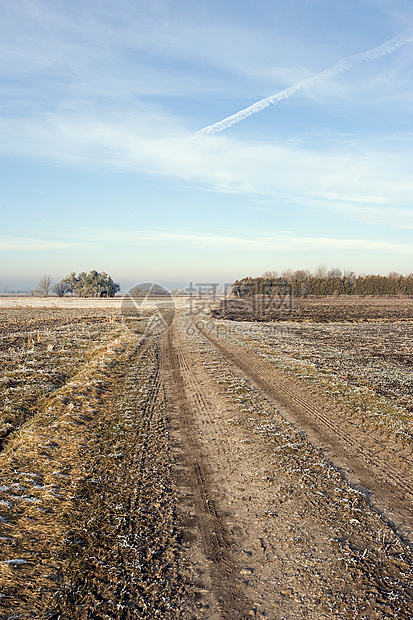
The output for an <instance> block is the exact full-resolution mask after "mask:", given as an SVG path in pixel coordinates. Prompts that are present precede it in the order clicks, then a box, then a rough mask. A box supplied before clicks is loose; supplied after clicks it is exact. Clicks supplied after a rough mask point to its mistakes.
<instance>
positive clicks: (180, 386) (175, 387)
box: [162, 324, 253, 619]
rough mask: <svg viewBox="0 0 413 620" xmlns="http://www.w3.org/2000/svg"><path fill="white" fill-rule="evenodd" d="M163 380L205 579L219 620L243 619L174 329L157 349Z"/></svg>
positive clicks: (246, 604)
mask: <svg viewBox="0 0 413 620" xmlns="http://www.w3.org/2000/svg"><path fill="white" fill-rule="evenodd" d="M162 362H163V372H162V375H163V381H164V385H165V389H166V397H167V407H168V409H169V412H170V415H171V417H172V416H173V417H175V418H176V419H177V421H178V424H179V427H180V437H181V442H182V443H183V452H184V455H185V456H184V458H185V461H186V466H187V470H188V472H189V478H190V480H189V483H190V487H191V491H192V493H193V496H194V501H195V506H196V513H197V514H196V517H197V521H198V524H199V528H200V531H201V535H202V540H203V545H204V548H205V552H206V555H207V556H208V558H209V560H210V561H211V565H212V568H211V580H212V585H213V589H214V592H213V594H214V595H215V598H216V601H217V607H218V609H219V613H220V616H221V618H240V619H241V618H249V617H251V609H252V607H253V605H252V603H251V602H250V601H249V600H248V598H247V597H246V596H245V594H244V593H243V592H242V585H241V583H240V582H239V577H238V575H239V570H240V569H239V567H238V566H237V564H236V562H235V561H234V559H233V557H232V554H231V544H232V541H231V536H230V534H229V531H228V528H227V526H226V524H225V520H224V518H223V516H222V515H221V514H220V513H219V511H218V509H217V507H216V505H215V502H214V499H213V493H212V488H211V474H210V472H209V467H208V465H207V462H206V459H205V456H204V454H203V449H202V446H201V443H200V440H199V438H198V433H197V430H196V428H195V420H194V411H193V408H192V405H191V402H190V399H189V398H188V396H187V389H188V387H186V386H185V379H187V378H188V377H189V376H190V374H191V373H190V368H189V366H188V363H187V361H186V359H185V354H184V351H183V349H182V344H181V342H180V339H179V336H178V335H177V334H176V332H175V329H174V325H173V324H172V325H171V327H170V329H168V330H167V332H166V334H165V338H164V347H163V360H162ZM192 391H193V393H194V394H198V395H200V394H201V390H200V388H199V386H197V385H196V384H195V380H194V379H193V378H192V380H191V392H192ZM197 404H198V406H199V407H200V408H201V409H202V412H203V414H204V415H205V413H206V412H208V404H207V402H206V400H205V399H204V398H200V399H198V401H197Z"/></svg>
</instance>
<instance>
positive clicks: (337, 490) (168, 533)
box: [0, 308, 413, 620]
mask: <svg viewBox="0 0 413 620" xmlns="http://www.w3.org/2000/svg"><path fill="white" fill-rule="evenodd" d="M0 318H1V319H2V321H3V322H2V330H1V336H2V339H1V341H0V356H1V362H2V373H1V375H0V403H1V410H2V416H3V417H2V422H3V434H2V451H1V452H0V471H1V479H0V544H1V550H2V551H1V558H0V613H1V617H4V618H11V617H15V618H24V619H25V618H27V619H28V618H42V619H43V618H55V619H56V620H57V619H58V618H74V619H79V620H83V619H84V620H86V619H87V618H113V619H118V618H121V619H129V618H154V617H159V618H166V619H168V618H170V619H172V618H182V619H184V620H186V619H188V620H189V619H190V618H191V619H197V618H207V619H208V620H209V619H212V620H219V619H222V618H225V619H227V618H244V617H256V618H266V619H268V618H270V619H274V620H275V619H278V618H286V619H287V618H288V619H294V620H295V619H296V618H300V617H305V618H306V619H308V620H320V619H321V620H330V619H332V618H343V619H344V618H346V619H350V618H351V619H353V618H354V619H359V620H362V619H367V618H368V619H369V620H370V619H371V618H372V619H377V620H387V619H390V618H392V619H394V620H396V619H397V620H409V619H411V618H412V617H413V553H412V548H411V546H409V544H408V540H407V539H404V538H403V536H402V534H401V532H400V531H399V530H398V529H397V527H396V525H395V524H394V522H392V515H391V514H390V513H386V512H381V511H380V510H378V509H376V508H375V507H374V502H373V501H370V500H369V493H368V489H360V488H357V485H354V484H349V481H348V480H347V478H346V475H345V474H344V473H343V470H341V469H340V468H339V467H336V466H335V465H334V463H332V461H331V459H327V458H326V457H325V455H324V453H323V450H321V449H319V448H316V447H314V445H313V444H312V443H311V441H310V440H309V438H308V437H306V436H305V434H304V433H303V432H302V431H300V430H299V429H298V428H297V427H296V425H294V424H293V423H291V422H290V421H289V420H288V419H287V417H286V416H284V415H283V411H284V409H285V410H286V411H287V409H288V407H289V401H288V398H290V397H289V396H288V394H289V393H288V392H286V394H287V396H286V400H285V402H284V404H283V407H284V409H283V408H282V407H281V406H280V405H279V403H277V402H276V401H275V400H274V398H273V396H271V393H270V392H266V391H265V389H264V388H263V387H262V386H264V387H265V386H266V385H269V386H270V387H271V385H272V383H271V382H274V381H275V380H276V378H280V377H285V381H286V382H287V381H290V384H289V385H291V386H293V387H294V389H296V390H297V394H298V393H300V394H301V393H302V394H304V393H307V394H309V395H310V396H311V398H312V399H313V401H314V402H316V403H317V402H320V403H321V402H322V401H323V402H328V403H330V404H331V409H330V410H329V413H330V414H331V417H333V413H334V416H335V417H334V420H335V422H336V423H337V424H339V425H340V423H341V422H342V423H343V424H344V423H345V421H346V420H349V419H352V420H353V421H354V420H356V421H357V424H360V426H359V427H357V425H356V430H357V428H359V430H360V433H362V432H363V433H365V434H367V435H370V436H371V437H372V439H374V438H376V437H377V438H378V439H380V441H381V440H382V439H383V437H385V438H386V441H385V442H384V443H385V444H386V445H387V443H388V444H389V445H390V444H391V445H392V446H393V447H394V446H396V448H397V450H399V453H400V454H402V455H404V458H405V459H408V458H410V459H411V457H412V446H411V414H412V398H413V395H412V388H411V385H412V383H411V378H412V377H411V368H412V367H411V353H412V331H411V330H412V324H411V323H409V322H408V321H405V322H404V323H396V322H390V321H386V322H385V323H380V322H370V323H369V322H366V323H362V324H357V323H351V324H350V323H338V322H335V323H334V324H328V323H323V324H322V325H321V324H317V323H295V324H292V323H290V324H288V323H285V324H282V325H278V326H277V327H276V329H275V330H273V331H271V329H270V328H271V325H263V324H257V323H250V322H243V323H237V322H233V321H223V320H219V321H211V323H210V325H209V326H208V329H209V330H210V332H208V329H205V330H202V329H201V331H197V330H194V329H193V324H192V323H191V319H190V317H187V316H185V315H184V313H183V312H178V313H177V314H176V317H175V320H174V322H173V326H172V327H171V328H170V330H168V331H167V332H166V333H161V332H159V333H154V332H153V331H152V332H151V333H150V334H149V333H146V334H145V330H144V329H143V330H142V331H141V332H139V333H132V332H131V331H129V330H128V329H127V328H126V327H125V325H124V324H123V323H122V321H121V318H120V316H119V313H116V312H114V311H112V310H108V309H106V310H104V309H103V308H100V309H99V308H98V309H96V308H94V309H93V308H89V309H75V308H61V309H53V308H38V309H33V308H29V309H28V308H12V309H8V310H6V311H5V310H3V311H0ZM169 318H170V317H169ZM198 319H199V320H198ZM198 319H197V322H198V323H199V324H200V325H201V327H202V317H198ZM204 319H205V323H204V325H205V326H206V325H207V321H208V319H207V317H204ZM168 321H169V319H168ZM168 321H166V322H165V324H164V325H167V324H169V323H168ZM273 327H274V326H273ZM209 335H210V336H211V337H209ZM254 356H255V357H254ZM261 363H262V364H263V366H260V364H261ZM243 368H244V370H243ZM249 368H252V369H253V370H254V369H255V370H254V372H255V375H254V376H256V377H257V378H258V379H260V377H261V375H260V373H261V374H262V378H263V382H262V384H261V387H260V385H258V383H256V382H255V380H254V378H252V377H251V375H249V374H248V369H249ZM277 373H281V374H277ZM280 381H281V379H280ZM293 396H294V394H293ZM313 401H311V402H313ZM297 402H298V401H297ZM308 402H310V401H308ZM302 404H303V407H304V405H306V401H302ZM307 409H308V411H309V412H310V413H309V415H310V414H311V411H313V409H311V407H307ZM291 411H292V412H293V413H294V407H292V406H291ZM316 413H317V411H316ZM387 438H388V439H387ZM385 447H386V446H385ZM372 458H373V457H372ZM375 458H376V461H377V463H378V464H379V465H380V464H381V463H382V461H383V460H385V458H386V455H384V456H381V455H375ZM372 463H373V461H372ZM385 465H386V463H385ZM383 471H386V469H385V468H384V469H383ZM396 473H397V472H396ZM395 479H396V480H398V478H397V476H396V478H395ZM406 485H407V482H406ZM406 488H407V486H406Z"/></svg>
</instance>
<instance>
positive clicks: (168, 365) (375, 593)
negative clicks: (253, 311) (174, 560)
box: [162, 314, 413, 620]
mask: <svg viewBox="0 0 413 620" xmlns="http://www.w3.org/2000/svg"><path fill="white" fill-rule="evenodd" d="M191 327H192V329H191ZM188 328H190V329H188ZM191 333H192V336H191V335H189V336H188V334H191ZM162 358H163V360H162V364H163V373H162V380H163V381H164V384H165V387H166V406H167V410H168V414H169V418H170V421H171V426H172V428H173V429H174V432H173V436H174V438H175V439H174V441H175V456H174V460H175V476H176V481H177V488H178V489H180V491H179V493H178V505H180V506H181V512H180V515H181V517H180V518H181V523H182V527H183V528H184V529H186V530H187V532H189V533H188V537H187V554H188V559H189V564H191V561H193V567H195V568H194V572H193V593H194V594H196V596H197V597H198V598H199V599H201V602H202V604H200V605H198V615H197V617H199V618H208V619H209V618H211V619H217V620H218V619H219V618H243V617H259V618H274V620H275V618H286V619H287V618H288V619H290V618H291V619H295V618H299V617H305V618H307V619H311V620H319V619H320V620H321V619H323V620H324V619H329V618H333V617H334V618H337V617H338V618H360V619H362V618H377V619H379V618H383V620H384V619H385V618H386V619H387V618H397V619H398V620H399V619H401V618H404V619H406V620H407V619H411V618H412V617H413V569H412V565H413V561H412V557H411V551H410V550H409V547H408V546H406V545H405V544H404V543H405V542H406V539H407V537H408V536H409V535H410V532H411V530H410V529H409V528H410V525H411V506H410V504H409V502H410V497H411V493H412V487H411V485H410V481H409V482H407V478H408V476H406V479H403V477H402V476H403V472H402V470H400V472H398V471H397V469H396V468H395V466H394V461H393V462H391V460H390V461H388V462H386V461H385V460H384V459H382V458H381V456H382V453H381V450H382V446H381V445H380V443H378V442H377V443H376V442H375V441H374V438H367V437H366V436H364V437H363V440H362V441H360V440H361V437H360V435H362V433H361V432H359V430H358V429H357V428H352V429H351V428H350V431H349V430H348V429H349V426H348V424H347V423H345V421H344V420H343V418H341V419H340V417H339V416H338V413H337V412H330V411H328V409H327V407H328V403H323V407H321V406H317V403H315V402H314V400H313V399H312V398H311V396H310V395H306V394H305V393H303V392H301V393H299V392H298V391H297V389H296V386H295V385H294V384H293V383H292V382H289V381H288V379H287V377H285V376H284V377H281V374H280V373H278V372H277V371H275V370H274V369H273V368H271V367H270V366H269V365H268V364H267V363H265V362H263V361H262V360H260V359H259V358H258V356H256V355H254V354H253V353H252V352H251V351H249V350H248V351H247V350H246V349H242V348H240V347H238V348H236V346H235V345H234V344H233V343H231V342H230V340H229V339H228V340H227V339H226V338H225V336H224V337H222V338H219V339H217V338H215V337H214V336H212V335H211V333H208V334H206V333H205V332H202V331H201V332H198V333H196V332H195V333H194V330H193V323H192V326H191V322H190V320H188V319H187V318H186V317H185V316H183V315H180V314H178V315H177V316H176V317H175V321H174V323H173V325H172V327H171V328H170V329H169V330H168V332H167V333H166V334H165V338H164V343H163V354H162ZM231 381H232V383H231ZM221 386H222V387H221ZM237 390H239V391H240V397H238V396H237ZM244 392H245V394H246V393H247V392H248V394H247V395H246V396H245V394H244ZM244 396H245V401H246V400H248V399H250V401H251V403H252V404H253V406H252V408H249V409H248V408H247V409H245V407H244V408H243V405H242V402H244ZM297 428H298V429H299V431H297V430H296V429H297ZM303 431H304V432H305V434H306V437H307V439H306V437H305V436H304V433H303ZM257 436H258V437H257ZM309 440H310V441H311V442H312V443H313V445H315V446H319V445H320V443H322V445H323V447H324V449H323V450H322V451H320V449H318V448H314V447H312V445H311V443H310V442H309ZM326 447H327V448H328V458H325V456H324V454H325V452H326ZM179 461H180V462H181V467H180V470H179V471H180V473H179V475H178V474H177V471H178V469H179ZM332 462H333V463H335V465H338V466H339V470H340V472H341V473H338V471H337V466H334V465H333V466H331V463H332ZM343 469H344V470H346V475H345V476H343ZM409 475H410V474H409ZM344 478H345V479H347V480H348V479H349V478H350V480H351V482H352V483H354V480H356V482H357V483H358V485H359V486H358V489H360V486H361V485H363V488H362V491H363V493H364V495H363V493H361V492H360V490H357V492H356V495H355V494H354V484H353V488H352V487H351V486H348V483H347V482H346V480H345V479H344ZM369 495H371V498H372V501H373V504H374V502H376V503H377V505H378V506H379V508H382V509H383V510H385V511H386V514H385V516H384V518H383V513H382V512H380V511H379V510H377V509H374V510H373V511H372V509H371V506H370V504H369V503H368V502H366V501H365V499H363V501H362V500H361V498H364V497H366V496H367V497H368V496H369ZM384 501H385V502H386V504H385V505H384ZM396 509H397V513H396ZM392 510H393V511H394V513H392V512H391V511H392ZM185 513H186V515H185ZM188 515H190V517H188ZM396 520H397V525H398V526H399V528H400V531H396V528H395V527H394V526H393V521H396ZM386 524H387V525H386ZM388 524H390V525H391V527H388ZM401 532H402V533H401ZM403 536H404V538H403ZM384 541H386V544H382V543H383V542H384ZM403 541H404V542H403ZM194 558H195V559H194ZM191 559H192V560H191ZM400 563H401V564H400ZM400 566H403V567H404V569H403V570H402V571H401V570H400ZM404 571H405V572H404ZM390 582H391V584H392V585H391V589H389V584H390ZM196 591H197V592H196ZM396 591H397V594H396ZM392 597H393V598H392ZM402 601H403V602H402Z"/></svg>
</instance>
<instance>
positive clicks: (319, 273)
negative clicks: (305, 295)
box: [314, 264, 327, 278]
mask: <svg viewBox="0 0 413 620" xmlns="http://www.w3.org/2000/svg"><path fill="white" fill-rule="evenodd" d="M314 275H315V277H316V278H325V277H326V276H327V265H325V264H323V265H319V266H318V267H317V269H316V270H315V272H314Z"/></svg>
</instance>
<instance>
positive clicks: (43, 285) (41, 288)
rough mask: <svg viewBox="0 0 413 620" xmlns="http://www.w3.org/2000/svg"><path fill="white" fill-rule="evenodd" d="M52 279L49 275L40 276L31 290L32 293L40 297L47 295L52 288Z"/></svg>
mask: <svg viewBox="0 0 413 620" xmlns="http://www.w3.org/2000/svg"><path fill="white" fill-rule="evenodd" d="M52 284H53V280H52V278H51V277H50V276H49V275H44V276H42V277H41V278H40V280H39V281H38V283H37V284H36V286H35V287H34V289H32V292H33V294H34V295H38V296H41V297H47V296H48V294H49V293H50V289H51V288H52Z"/></svg>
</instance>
